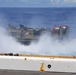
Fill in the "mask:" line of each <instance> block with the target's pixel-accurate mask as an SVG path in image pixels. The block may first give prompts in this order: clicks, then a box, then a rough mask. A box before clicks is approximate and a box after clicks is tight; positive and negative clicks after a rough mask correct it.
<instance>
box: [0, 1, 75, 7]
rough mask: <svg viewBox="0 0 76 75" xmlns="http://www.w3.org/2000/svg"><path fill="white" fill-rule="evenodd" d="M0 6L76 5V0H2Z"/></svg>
mask: <svg viewBox="0 0 76 75" xmlns="http://www.w3.org/2000/svg"><path fill="white" fill-rule="evenodd" d="M0 7H76V0H0Z"/></svg>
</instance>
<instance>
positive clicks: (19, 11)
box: [0, 8, 76, 37]
mask: <svg viewBox="0 0 76 75" xmlns="http://www.w3.org/2000/svg"><path fill="white" fill-rule="evenodd" d="M0 16H1V17H0V23H3V24H4V26H7V25H8V24H11V25H13V26H19V25H20V24H23V25H25V26H28V27H34V28H37V27H39V28H41V27H44V28H51V29H52V28H53V26H54V25H57V26H59V25H68V26H69V27H70V36H71V37H76V8H0Z"/></svg>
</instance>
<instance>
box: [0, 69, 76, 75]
mask: <svg viewBox="0 0 76 75" xmlns="http://www.w3.org/2000/svg"><path fill="white" fill-rule="evenodd" d="M0 75H76V73H59V72H37V71H20V70H0Z"/></svg>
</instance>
